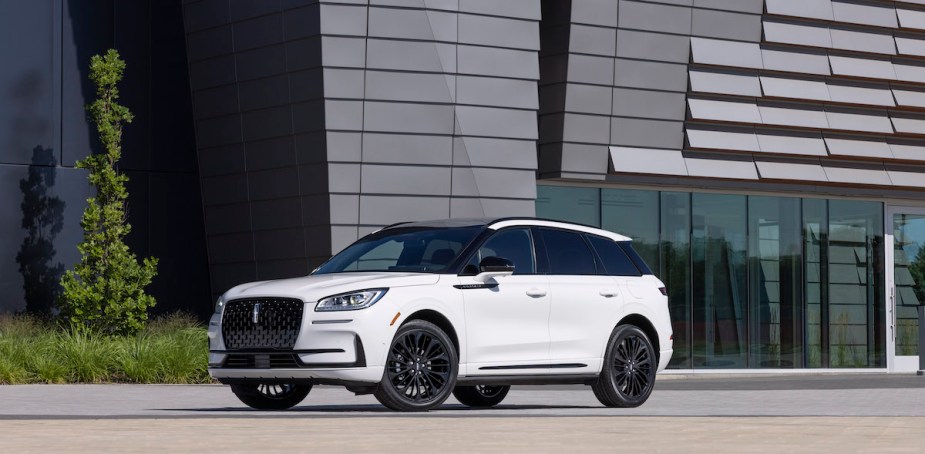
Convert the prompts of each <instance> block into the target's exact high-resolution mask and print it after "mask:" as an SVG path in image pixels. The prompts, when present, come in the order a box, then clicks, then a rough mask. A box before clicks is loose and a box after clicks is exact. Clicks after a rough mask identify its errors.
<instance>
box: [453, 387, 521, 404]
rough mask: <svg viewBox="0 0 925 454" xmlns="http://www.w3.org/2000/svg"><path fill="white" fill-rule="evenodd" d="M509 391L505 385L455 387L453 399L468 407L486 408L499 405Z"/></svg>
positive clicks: (509, 388)
mask: <svg viewBox="0 0 925 454" xmlns="http://www.w3.org/2000/svg"><path fill="white" fill-rule="evenodd" d="M510 390H511V387H510V386H506V385H475V386H457V387H456V389H454V390H453V397H455V398H456V400H458V401H459V403H461V404H463V405H465V406H468V407H476V408H488V407H494V406H495V405H498V404H500V403H501V401H502V400H504V398H505V397H506V396H507V392H508V391H510Z"/></svg>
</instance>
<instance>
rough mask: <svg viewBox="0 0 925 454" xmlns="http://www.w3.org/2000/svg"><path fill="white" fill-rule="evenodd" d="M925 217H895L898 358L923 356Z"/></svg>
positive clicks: (900, 215)
mask: <svg viewBox="0 0 925 454" xmlns="http://www.w3.org/2000/svg"><path fill="white" fill-rule="evenodd" d="M923 238H925V216H923V215H918V214H894V215H893V273H894V274H893V276H894V281H895V283H896V288H895V289H894V291H895V292H896V293H895V295H896V297H895V300H896V355H897V356H915V355H918V354H919V349H918V336H919V316H918V306H919V305H921V304H922V302H925V247H922V246H923V244H922V239H923Z"/></svg>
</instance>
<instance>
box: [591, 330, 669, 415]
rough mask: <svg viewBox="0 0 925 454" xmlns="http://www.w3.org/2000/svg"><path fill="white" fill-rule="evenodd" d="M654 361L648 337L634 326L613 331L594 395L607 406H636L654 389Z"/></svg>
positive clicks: (653, 351)
mask: <svg viewBox="0 0 925 454" xmlns="http://www.w3.org/2000/svg"><path fill="white" fill-rule="evenodd" d="M656 367H657V362H656V358H655V349H654V348H653V347H652V342H650V341H649V337H648V336H646V333H644V332H642V330H641V329H639V328H637V327H635V326H633V325H620V326H618V327H617V329H615V330H614V331H613V334H612V335H611V336H610V341H609V342H608V344H607V349H606V351H605V352H604V364H603V367H602V370H601V376H600V378H599V379H598V381H597V383H595V384H594V385H592V386H591V389H593V390H594V396H595V397H597V400H599V401H600V402H601V403H602V404H604V405H606V406H608V407H624V408H626V407H638V406H640V405H642V404H643V403H645V401H646V400H647V399H648V398H649V394H651V393H652V388H654V387H655V370H656Z"/></svg>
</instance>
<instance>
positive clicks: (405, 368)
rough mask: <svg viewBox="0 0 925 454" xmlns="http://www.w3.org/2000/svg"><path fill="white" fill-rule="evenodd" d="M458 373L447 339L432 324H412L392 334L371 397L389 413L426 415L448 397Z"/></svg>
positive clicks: (414, 321)
mask: <svg viewBox="0 0 925 454" xmlns="http://www.w3.org/2000/svg"><path fill="white" fill-rule="evenodd" d="M458 370H459V364H458V359H457V354H456V349H455V347H454V346H453V343H452V341H451V340H450V338H449V336H447V335H446V333H444V332H443V330H441V329H440V328H439V327H438V326H437V325H434V324H433V323H430V322H426V321H424V320H412V321H410V322H408V323H406V324H404V325H402V326H401V327H400V328H399V329H398V332H397V333H395V338H394V339H393V340H392V345H391V346H389V356H388V358H387V359H386V364H385V372H384V373H383V375H382V381H381V382H380V383H379V387H378V388H377V389H376V392H375V396H376V399H378V400H379V402H380V403H382V405H385V406H386V407H388V408H390V409H392V410H397V411H427V410H430V409H432V408H435V407H438V406H439V405H440V404H442V403H443V402H444V401H445V400H446V399H447V397H449V396H450V393H451V392H452V391H453V386H454V385H455V384H456V374H457V372H458Z"/></svg>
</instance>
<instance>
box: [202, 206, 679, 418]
mask: <svg viewBox="0 0 925 454" xmlns="http://www.w3.org/2000/svg"><path fill="white" fill-rule="evenodd" d="M209 341H210V351H209V373H210V374H211V375H212V376H213V377H215V378H216V379H217V380H219V381H220V382H222V383H226V384H230V385H231V389H232V391H233V392H234V393H235V395H237V396H238V398H239V399H240V400H241V401H242V402H244V403H245V404H247V405H249V406H251V407H253V408H257V409H265V410H270V409H285V408H289V407H292V406H294V405H296V404H298V403H299V402H301V401H302V400H303V399H304V398H305V396H306V395H308V392H309V391H310V390H311V388H312V385H315V384H334V385H341V386H346V387H347V389H348V390H351V391H353V392H355V393H356V394H370V393H372V394H375V396H376V398H377V399H378V400H379V402H381V403H382V404H383V405H385V406H386V407H389V408H391V409H393V410H401V411H426V410H429V409H432V408H435V407H437V406H439V405H440V404H441V403H443V401H445V400H446V399H447V398H448V397H449V395H450V393H453V395H454V396H455V397H456V399H457V400H459V401H460V402H461V403H463V404H465V405H469V406H473V407H490V406H493V405H496V404H498V403H499V402H501V401H502V400H503V399H504V397H505V395H506V394H507V392H508V389H509V388H510V385H512V384H552V383H582V384H586V385H590V386H591V388H592V389H593V390H594V395H595V396H597V398H598V400H600V401H601V403H602V404H604V405H606V406H610V407H635V406H638V405H641V404H642V403H643V402H645V401H646V399H647V398H648V397H649V394H650V393H651V392H652V388H653V386H654V384H655V373H656V372H657V371H661V370H662V369H664V368H665V366H666V365H667V364H668V361H669V359H671V353H672V345H671V344H672V332H671V322H670V320H669V317H668V302H667V297H666V291H665V286H664V285H663V284H662V282H661V281H659V280H658V279H657V278H656V277H655V276H653V275H652V272H651V271H650V270H649V268H648V267H647V266H646V264H645V263H644V262H643V261H642V259H641V258H640V257H639V256H638V255H637V254H636V252H635V251H634V250H633V248H632V247H631V246H630V240H629V238H626V237H624V236H621V235H617V234H615V233H611V232H608V231H605V230H600V229H596V228H593V227H586V226H581V225H575V224H569V223H564V222H555V221H545V220H538V219H524V218H516V219H515V218H508V219H494V220H487V219H475V220H473V219H451V220H442V221H431V222H409V223H401V224H395V225H392V226H389V227H386V228H384V229H381V230H379V231H377V232H375V233H372V234H370V235H367V236H366V237H364V238H362V239H360V240H359V241H357V242H356V243H354V244H352V245H351V246H349V247H347V248H346V249H344V250H343V251H342V252H340V253H339V254H337V255H335V256H334V257H333V258H331V259H330V260H328V261H327V262H326V263H324V264H323V265H321V266H320V267H318V269H316V270H315V271H314V272H313V273H312V274H311V275H309V276H306V277H300V278H294V279H284V280H275V281H265V282H255V283H250V284H243V285H239V286H237V287H235V288H233V289H231V290H229V291H228V292H227V293H225V294H224V295H223V296H222V297H221V298H219V300H218V302H217V303H216V307H215V314H214V315H213V316H212V320H211V322H210V323H209Z"/></svg>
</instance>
